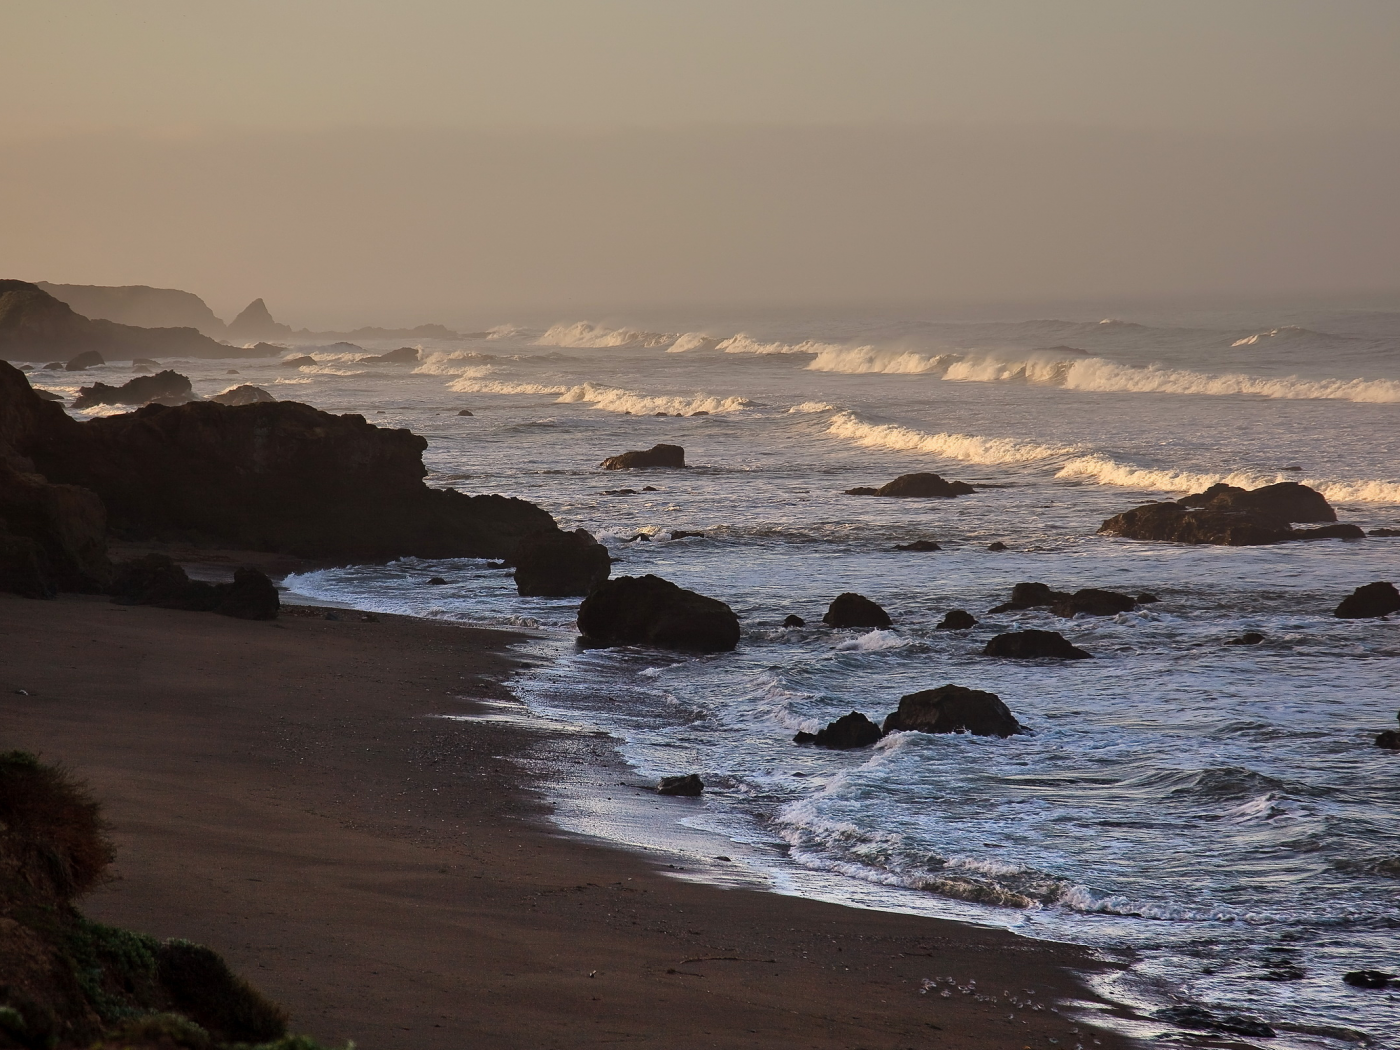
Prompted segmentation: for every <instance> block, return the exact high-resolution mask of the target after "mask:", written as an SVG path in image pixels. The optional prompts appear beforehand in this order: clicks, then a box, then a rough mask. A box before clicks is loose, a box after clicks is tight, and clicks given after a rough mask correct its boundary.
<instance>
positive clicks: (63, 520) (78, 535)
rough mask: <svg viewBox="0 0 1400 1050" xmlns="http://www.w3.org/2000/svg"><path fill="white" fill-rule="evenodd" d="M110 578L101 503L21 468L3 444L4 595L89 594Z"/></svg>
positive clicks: (0, 535) (0, 563)
mask: <svg viewBox="0 0 1400 1050" xmlns="http://www.w3.org/2000/svg"><path fill="white" fill-rule="evenodd" d="M55 411H59V412H61V411H62V410H61V409H58V408H57V407H56V406H55ZM0 414H3V406H0ZM2 425H3V424H0V426H2ZM20 465H24V464H22V463H21V464H20ZM111 576H112V566H111V563H110V562H109V561H108V560H107V513H106V510H105V508H104V507H103V506H102V501H101V500H100V499H98V498H97V496H96V495H94V494H93V493H91V492H89V491H87V490H86V489H82V488H79V487H77V486H75V485H55V484H52V483H50V482H49V481H48V480H47V479H46V478H44V477H42V476H41V475H39V474H34V473H31V472H28V471H25V470H20V469H17V468H16V465H15V460H10V459H6V458H5V448H4V445H3V443H0V591H5V592H8V593H11V594H19V595H22V596H24V597H27V598H49V597H53V595H54V594H56V593H57V592H59V591H79V592H84V593H89V594H91V593H97V592H100V591H101V590H102V589H103V588H104V587H106V586H107V584H108V582H109V581H110V580H111Z"/></svg>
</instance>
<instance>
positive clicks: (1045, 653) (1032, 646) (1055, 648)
mask: <svg viewBox="0 0 1400 1050" xmlns="http://www.w3.org/2000/svg"><path fill="white" fill-rule="evenodd" d="M982 653H983V655H984V656H1002V657H1006V658H1008V659H1012V660H1039V659H1052V660H1088V659H1090V658H1091V657H1090V655H1089V654H1088V653H1086V652H1085V651H1084V650H1083V649H1080V648H1078V647H1076V646H1074V645H1072V644H1071V643H1070V642H1069V641H1068V640H1067V639H1066V638H1065V636H1064V635H1062V634H1060V632H1059V631H1012V632H1010V633H1007V634H999V635H997V636H996V637H995V638H993V639H992V640H991V641H989V642H988V643H987V647H986V648H985V649H983V650H982Z"/></svg>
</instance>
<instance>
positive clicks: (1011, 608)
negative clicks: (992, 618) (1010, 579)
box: [991, 583, 1073, 613]
mask: <svg viewBox="0 0 1400 1050" xmlns="http://www.w3.org/2000/svg"><path fill="white" fill-rule="evenodd" d="M1072 597H1073V595H1072V594H1070V593H1069V592H1068V591H1054V590H1051V589H1050V587H1049V585H1048V584H1044V583H1018V584H1016V586H1014V587H1012V588H1011V600H1010V601H1008V602H1002V603H1001V604H1000V605H998V606H997V607H996V608H994V609H992V610H991V611H992V612H994V613H1004V612H1019V611H1020V610H1022V609H1041V608H1044V607H1046V606H1050V605H1054V604H1055V603H1056V602H1062V601H1067V600H1069V599H1070V598H1072Z"/></svg>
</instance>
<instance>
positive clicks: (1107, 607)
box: [1050, 587, 1137, 617]
mask: <svg viewBox="0 0 1400 1050" xmlns="http://www.w3.org/2000/svg"><path fill="white" fill-rule="evenodd" d="M1135 608H1137V599H1136V598H1133V597H1131V596H1129V595H1126V594H1119V593H1118V592H1117V591H1103V590H1099V589H1098V588H1097V587H1085V588H1083V589H1082V590H1078V591H1075V592H1074V593H1073V594H1070V595H1065V596H1063V597H1057V598H1056V599H1055V600H1054V601H1053V602H1051V603H1050V611H1051V612H1052V613H1054V614H1055V615H1056V616H1065V617H1069V616H1078V615H1079V614H1081V613H1083V614H1084V615H1085V616H1116V615H1118V613H1123V612H1131V611H1132V610H1133V609H1135Z"/></svg>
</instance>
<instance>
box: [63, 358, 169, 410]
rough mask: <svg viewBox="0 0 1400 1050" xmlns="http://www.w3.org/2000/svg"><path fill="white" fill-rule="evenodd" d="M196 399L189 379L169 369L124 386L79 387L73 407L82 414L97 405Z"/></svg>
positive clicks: (141, 403) (94, 385)
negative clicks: (83, 410)
mask: <svg viewBox="0 0 1400 1050" xmlns="http://www.w3.org/2000/svg"><path fill="white" fill-rule="evenodd" d="M194 399H195V393H194V389H193V388H192V387H191V386H190V381H189V377H187V376H182V375H181V374H180V373H179V372H176V371H173V370H172V369H168V368H167V369H166V370H165V371H164V372H157V373H156V374H155V375H153V376H137V377H136V378H135V379H131V380H128V381H127V382H125V383H123V384H122V385H121V386H108V385H107V384H106V383H94V384H93V385H92V386H84V387H79V388H78V396H77V398H75V399H74V401H73V407H74V408H75V409H79V410H81V409H84V408H92V407H94V406H96V405H148V404H150V403H151V402H152V401H163V402H183V401H192V400H194Z"/></svg>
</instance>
